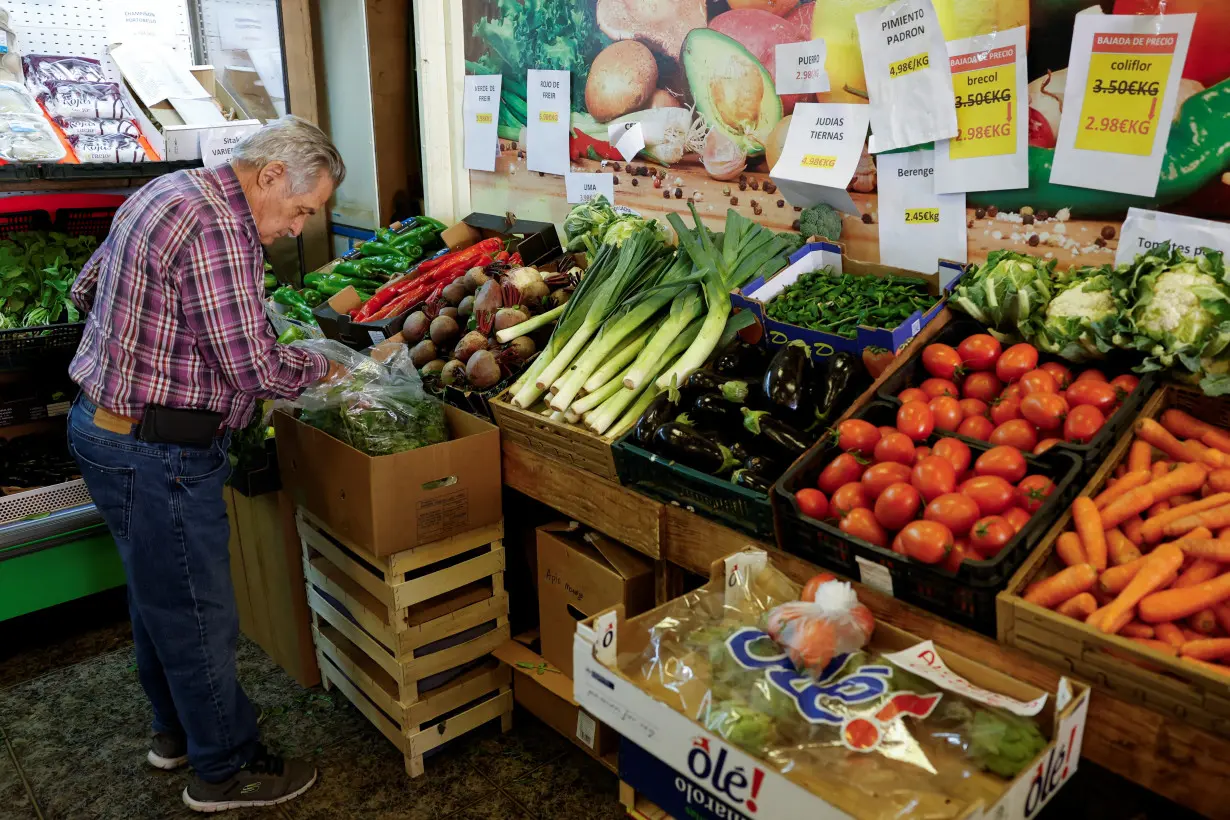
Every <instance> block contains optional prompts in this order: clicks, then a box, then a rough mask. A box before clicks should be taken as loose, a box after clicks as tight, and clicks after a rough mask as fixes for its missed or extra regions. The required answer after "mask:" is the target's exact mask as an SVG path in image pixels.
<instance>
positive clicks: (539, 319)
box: [495, 302, 568, 344]
mask: <svg viewBox="0 0 1230 820" xmlns="http://www.w3.org/2000/svg"><path fill="white" fill-rule="evenodd" d="M566 307H568V303H567V302H565V303H564V304H562V305H560V306H559V307H556V308H551V309H550V310H548V311H547V312H546V313H540V314H538V315H537V316H531V317H530V318H528V319H526V320H525V321H524V322H521V323H520V324H516V325H513V326H512V327H506V328H504V329H503V330H501V331H498V332H497V333H496V334H495V340H496V341H497V342H499V343H500V344H507V343H508V342H511V341H512V340H513V339H515V338H517V337H518V336H525V335H526V334H528V333H533V332H534V331H535V330H537V329H538V328H540V327H545V326H546V325H549V324H551V323H552V322H554V321H555V320H556V319H558V318H559V317H560V316H562V315H563V313H564V308H566Z"/></svg>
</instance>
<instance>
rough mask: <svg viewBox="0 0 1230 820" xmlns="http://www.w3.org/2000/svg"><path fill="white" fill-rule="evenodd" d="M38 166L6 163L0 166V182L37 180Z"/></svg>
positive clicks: (23, 163) (35, 164)
mask: <svg viewBox="0 0 1230 820" xmlns="http://www.w3.org/2000/svg"><path fill="white" fill-rule="evenodd" d="M38 176H39V174H38V164H37V163H25V162H6V163H4V164H0V182H29V181H30V180H32V179H38Z"/></svg>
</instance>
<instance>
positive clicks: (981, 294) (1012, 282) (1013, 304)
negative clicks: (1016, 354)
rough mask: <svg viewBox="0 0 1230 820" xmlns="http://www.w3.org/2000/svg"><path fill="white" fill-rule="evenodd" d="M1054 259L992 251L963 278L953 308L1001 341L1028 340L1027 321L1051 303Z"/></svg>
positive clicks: (1028, 328) (952, 300) (953, 301)
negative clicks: (971, 317) (975, 321)
mask: <svg viewBox="0 0 1230 820" xmlns="http://www.w3.org/2000/svg"><path fill="white" fill-rule="evenodd" d="M1054 268H1055V260H1053V259H1051V260H1042V259H1038V258H1036V257H1033V256H1027V255H1026V254H1023V253H1017V252H1016V251H992V252H991V253H989V254H988V255H987V261H986V262H984V263H983V264H981V265H978V266H977V267H975V268H974V269H973V270H971V271H970V272H969V273H966V274H965V276H964V277H962V279H961V282H962V284H960V285H958V286H957V289H956V290H955V291H954V292H953V294H952V299H951V300H950V301H951V303H952V306H953V307H954V308H956V309H957V310H960V311H961V312H963V313H968V314H969V315H970V316H973V317H974V318H975V319H977V320H978V321H980V322H982V323H983V324H984V325H986V326H987V329H988V330H989V331H990V333H991V334H992V335H993V336H995V337H996V338H998V339H999V340H1000V341H1008V342H1015V341H1020V340H1021V339H1022V338H1028V334H1029V330H1030V329H1031V325H1030V323H1029V320H1030V319H1031V317H1033V316H1034V314H1036V313H1041V312H1042V311H1043V310H1045V308H1046V306H1047V304H1049V303H1050V301H1051V296H1052V294H1053V292H1054V291H1053V285H1052V282H1051V277H1052V271H1053V270H1054Z"/></svg>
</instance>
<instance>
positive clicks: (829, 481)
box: [816, 453, 865, 496]
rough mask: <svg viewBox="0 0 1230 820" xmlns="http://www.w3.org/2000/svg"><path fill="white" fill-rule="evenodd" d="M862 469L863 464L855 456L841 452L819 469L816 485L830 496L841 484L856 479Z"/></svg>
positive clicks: (859, 476) (861, 473)
mask: <svg viewBox="0 0 1230 820" xmlns="http://www.w3.org/2000/svg"><path fill="white" fill-rule="evenodd" d="M864 469H865V466H864V465H863V464H862V463H861V462H860V461H859V460H858V459H857V458H855V457H854V456H852V455H850V454H849V453H842V454H841V455H839V456H837V457H836V458H834V459H833V460H832V461H830V462H829V463H828V466H827V467H825V468H824V469H823V470H821V471H820V477H819V478H818V479H817V480H816V486H817V487H819V488H820V491H821V492H823V493H825V494H827V495H830V496H831V495H832V494H833V493H834V492H836V491H837V488H838V487H840V486H841V485H842V484H849V483H850V482H851V481H858V480H859V478H861V477H862V475H863V470H864Z"/></svg>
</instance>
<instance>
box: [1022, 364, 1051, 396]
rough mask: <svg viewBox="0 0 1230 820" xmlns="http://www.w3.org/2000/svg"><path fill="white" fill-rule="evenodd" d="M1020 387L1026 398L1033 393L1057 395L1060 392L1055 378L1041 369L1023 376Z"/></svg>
mask: <svg viewBox="0 0 1230 820" xmlns="http://www.w3.org/2000/svg"><path fill="white" fill-rule="evenodd" d="M1020 385H1021V390H1023V391H1024V393H1025V395H1026V396H1029V395H1030V394H1031V393H1055V392H1057V391H1058V390H1059V386H1058V385H1057V384H1056V383H1055V377H1054V376H1052V375H1051V374H1050V373H1047V372H1046V371H1045V370H1043V369H1042V368H1040V367H1039V368H1035V369H1033V370H1031V371H1029V372H1028V373H1026V374H1025V375H1024V376H1021V378H1020ZM1022 401H1024V399H1022Z"/></svg>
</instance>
